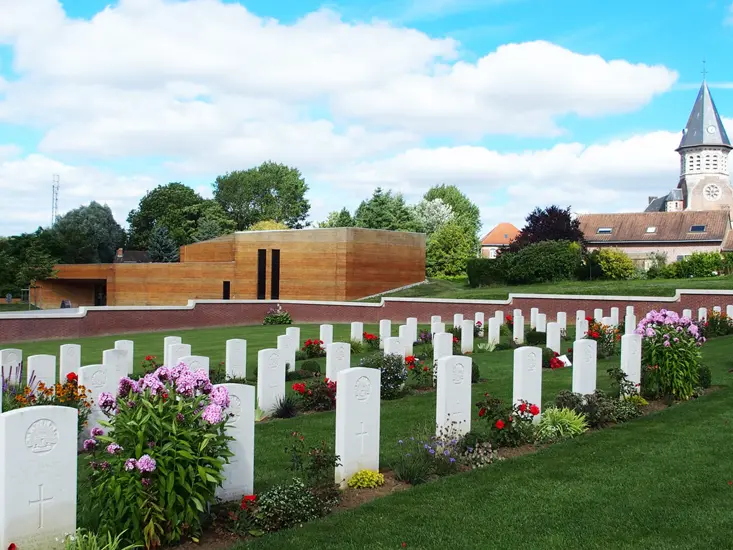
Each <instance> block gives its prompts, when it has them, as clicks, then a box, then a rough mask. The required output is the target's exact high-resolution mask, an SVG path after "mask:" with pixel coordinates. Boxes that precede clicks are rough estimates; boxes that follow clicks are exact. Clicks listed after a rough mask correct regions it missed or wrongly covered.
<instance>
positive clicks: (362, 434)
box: [356, 422, 369, 454]
mask: <svg viewBox="0 0 733 550" xmlns="http://www.w3.org/2000/svg"><path fill="white" fill-rule="evenodd" d="M367 435H369V432H367V431H365V430H364V422H362V423H361V432H356V436H357V437H360V438H361V453H362V454H364V437H365V436H367Z"/></svg>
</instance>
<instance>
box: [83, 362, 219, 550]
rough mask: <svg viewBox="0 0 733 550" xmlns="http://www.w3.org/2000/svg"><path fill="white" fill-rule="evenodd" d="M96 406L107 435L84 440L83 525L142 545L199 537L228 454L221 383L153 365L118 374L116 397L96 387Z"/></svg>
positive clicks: (183, 369)
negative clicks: (140, 372) (135, 374)
mask: <svg viewBox="0 0 733 550" xmlns="http://www.w3.org/2000/svg"><path fill="white" fill-rule="evenodd" d="M98 404H99V406H100V407H101V408H102V410H103V411H104V412H105V413H107V414H108V416H109V421H107V422H104V423H103V425H104V426H105V427H106V428H108V433H107V435H104V434H103V430H102V429H100V428H95V429H94V430H93V431H92V437H91V438H90V439H88V440H86V441H85V442H84V449H85V450H86V451H88V452H90V453H91V455H92V456H91V457H90V461H89V466H90V469H91V475H90V487H89V488H88V491H87V492H88V495H89V498H88V502H87V503H86V504H87V505H88V506H89V508H90V510H89V511H88V512H89V513H88V517H89V518H91V520H92V522H93V525H90V526H89V527H90V528H91V529H92V530H93V531H94V532H97V533H100V534H106V533H109V534H111V535H113V536H117V535H121V537H122V539H123V540H124V541H125V542H126V543H133V544H141V545H144V546H145V548H157V547H159V546H160V545H162V544H176V543H178V542H180V541H181V540H182V539H183V538H184V537H187V536H196V535H198V534H199V533H200V532H201V521H202V517H203V512H204V511H205V508H206V505H207V504H208V503H210V502H212V501H213V500H214V496H215V490H216V487H217V486H218V485H219V484H220V483H221V482H222V481H223V476H222V469H223V467H224V464H225V462H226V461H227V459H228V458H229V457H230V456H232V455H231V453H230V452H229V450H228V448H227V445H228V441H229V440H230V439H231V438H230V437H228V436H226V435H225V432H224V428H225V424H226V421H227V418H228V415H227V414H226V413H225V410H226V408H227V407H228V406H229V395H228V392H227V390H226V388H223V387H215V388H214V387H212V385H211V382H210V381H209V379H208V377H207V376H206V373H205V372H204V371H203V370H198V371H195V372H191V371H190V370H189V369H188V368H187V367H185V366H183V365H180V366H177V367H174V368H167V367H160V368H159V369H158V370H156V371H155V372H154V373H150V374H147V375H145V376H144V377H143V378H141V379H140V380H139V381H135V380H131V379H130V378H122V379H121V380H120V383H119V386H118V390H117V395H116V396H113V395H111V394H109V393H105V392H103V393H101V394H100V395H99V398H98ZM113 412H114V413H115V414H112V413H113Z"/></svg>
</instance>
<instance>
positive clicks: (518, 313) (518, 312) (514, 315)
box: [512, 308, 524, 323]
mask: <svg viewBox="0 0 733 550" xmlns="http://www.w3.org/2000/svg"><path fill="white" fill-rule="evenodd" d="M517 317H524V313H522V310H521V309H519V308H517V309H515V310H514V311H512V322H513V323H515V322H516V318H517Z"/></svg>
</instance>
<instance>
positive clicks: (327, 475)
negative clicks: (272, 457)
mask: <svg viewBox="0 0 733 550" xmlns="http://www.w3.org/2000/svg"><path fill="white" fill-rule="evenodd" d="M285 452H286V453H288V454H289V455H290V467H291V469H292V470H293V471H294V472H296V473H297V474H298V476H299V477H300V478H301V479H303V480H304V481H305V483H306V485H307V486H308V488H309V490H310V492H311V493H312V494H313V495H314V496H315V497H316V499H317V501H318V505H319V511H320V513H321V514H327V513H328V512H330V511H331V509H332V508H333V507H334V506H335V505H336V504H337V503H338V501H339V494H340V493H339V489H338V487H337V486H336V484H335V483H334V480H333V471H334V468H336V466H338V465H339V464H340V460H339V457H338V456H337V455H336V454H334V452H333V450H332V449H331V447H330V446H329V444H328V443H326V442H325V441H321V442H320V444H319V445H317V446H312V447H306V444H305V437H303V436H302V435H301V434H300V433H298V432H293V434H292V438H291V443H290V446H289V447H288V448H286V449H285Z"/></svg>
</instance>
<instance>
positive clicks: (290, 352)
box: [277, 334, 295, 372]
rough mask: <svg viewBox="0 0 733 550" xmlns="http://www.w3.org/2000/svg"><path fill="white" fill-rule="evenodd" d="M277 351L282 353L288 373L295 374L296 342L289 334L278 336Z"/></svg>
mask: <svg viewBox="0 0 733 550" xmlns="http://www.w3.org/2000/svg"><path fill="white" fill-rule="evenodd" d="M277 349H278V351H280V355H282V358H283V361H285V367H286V368H287V372H293V371H294V370H295V342H294V341H293V338H292V337H291V336H288V335H287V334H281V335H280V336H278V337H277Z"/></svg>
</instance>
